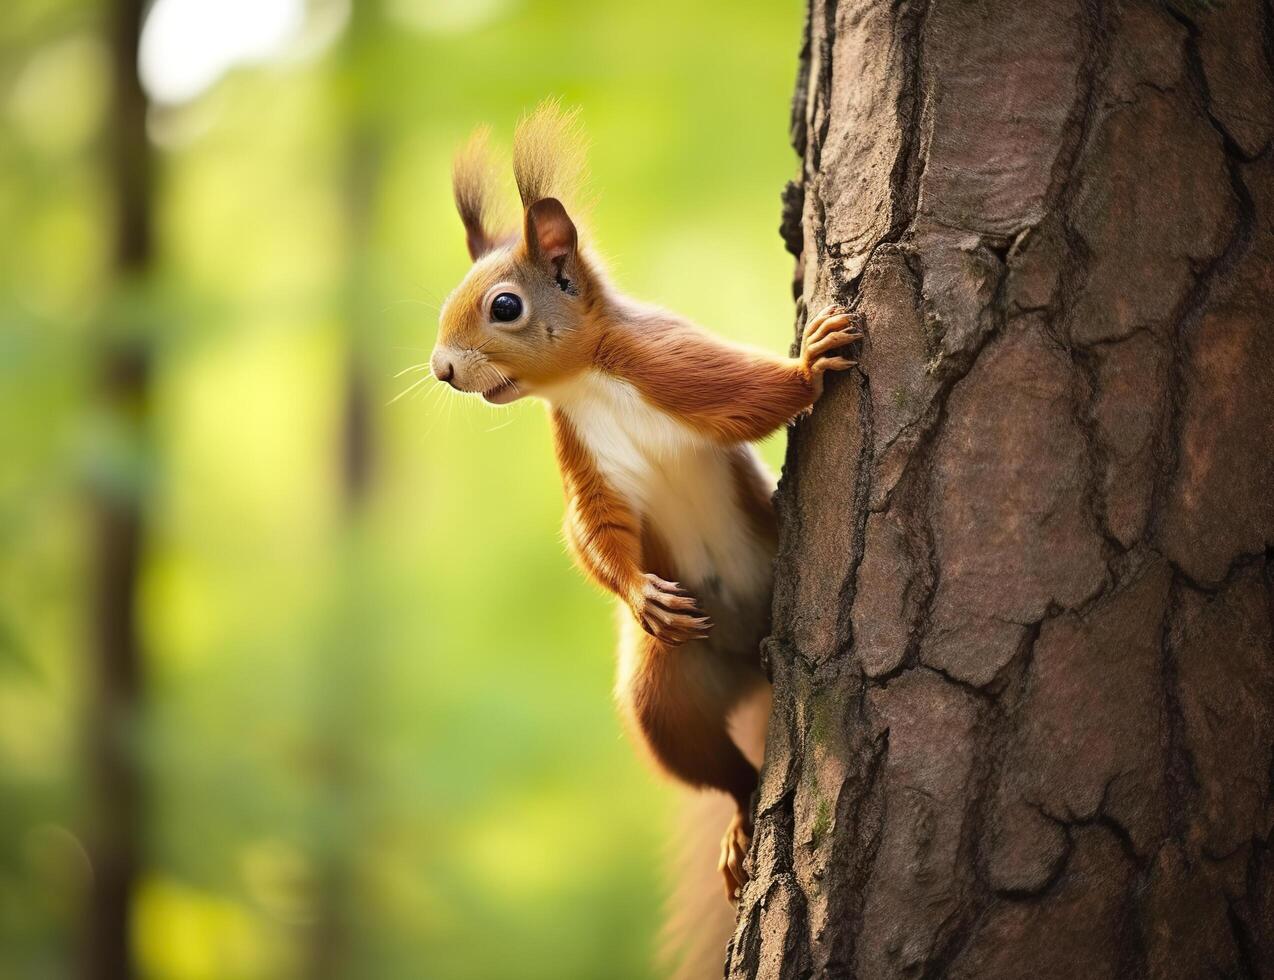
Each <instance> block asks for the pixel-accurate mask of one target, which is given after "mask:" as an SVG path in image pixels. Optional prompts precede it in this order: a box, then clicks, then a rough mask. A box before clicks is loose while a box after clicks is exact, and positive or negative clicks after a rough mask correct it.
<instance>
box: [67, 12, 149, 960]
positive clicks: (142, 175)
mask: <svg viewBox="0 0 1274 980" xmlns="http://www.w3.org/2000/svg"><path fill="white" fill-rule="evenodd" d="M144 7H145V4H144V2H143V0H116V2H115V3H114V4H113V6H112V8H111V21H110V23H111V37H110V43H111V60H112V69H113V100H114V102H113V111H112V113H111V117H110V120H111V122H110V133H109V140H110V146H109V154H110V156H109V165H108V170H109V181H110V184H111V186H112V189H113V194H114V197H115V208H116V232H115V242H114V250H113V258H112V262H113V266H114V274H115V279H116V282H117V288H118V290H119V291H120V294H121V295H123V294H124V293H125V292H127V291H128V290H130V289H131V288H133V287H135V286H136V285H137V284H138V283H139V282H140V281H141V280H142V279H143V277H144V276H145V275H146V273H147V271H148V269H149V267H150V263H151V257H152V244H151V157H150V154H151V151H150V144H149V141H148V139H147V136H146V108H147V106H146V96H145V94H144V93H143V91H142V88H141V82H140V80H139V79H138V75H137V49H138V43H139V41H140V37H141V28H142V20H143V17H144ZM130 305H131V304H127V303H123V302H121V303H118V304H116V305H115V306H114V307H113V310H114V311H116V312H115V313H113V314H112V315H113V316H114V315H118V311H120V310H127V308H128V307H129V306H130ZM123 315H132V314H130V313H128V312H125V313H124V314H123ZM145 333H146V331H145V326H144V325H141V324H135V323H121V322H111V323H108V324H106V335H105V336H104V338H103V339H102V354H101V357H100V365H99V372H100V376H101V385H102V389H103V391H102V397H103V401H104V410H105V412H106V413H107V415H108V416H109V417H110V419H111V422H112V424H113V426H114V428H115V431H116V433H117V434H118V435H119V436H120V437H121V439H120V444H121V446H122V449H123V452H122V455H123V457H124V458H123V459H122V460H116V461H113V463H114V464H118V465H113V466H112V472H111V473H110V474H106V475H101V474H99V476H98V479H97V480H96V481H95V484H94V486H93V501H92V506H93V526H94V538H95V541H94V570H93V586H92V588H93V616H92V619H91V620H90V624H89V625H90V628H91V630H92V644H93V656H94V667H95V671H94V674H93V689H92V690H91V693H90V698H91V704H90V709H89V719H88V740H89V751H90V758H89V766H90V773H89V779H90V784H91V785H90V792H91V796H92V803H93V805H92V809H91V811H90V813H91V819H92V827H91V828H90V831H89V850H90V855H91V859H92V867H93V881H92V888H91V892H90V898H89V907H88V922H87V937H86V945H85V950H84V960H83V974H84V976H86V977H88V978H91V980H122V978H126V977H131V976H132V975H133V973H134V970H133V967H132V959H131V955H130V948H129V940H130V936H131V916H130V908H131V903H132V895H133V888H134V884H135V882H136V879H137V874H138V864H139V859H140V854H141V843H140V842H141V836H142V835H141V828H140V823H141V819H142V812H141V811H142V802H141V796H142V793H141V779H140V774H139V772H138V767H137V762H136V759H135V758H134V753H133V751H132V736H133V732H134V725H135V720H136V717H137V714H138V709H139V707H140V705H141V702H142V697H143V676H142V675H143V671H142V653H141V639H140V635H139V629H138V619H137V592H138V579H139V574H140V566H141V560H142V551H143V515H142V496H143V485H144V480H145V468H146V463H145V460H144V456H143V455H142V453H141V451H140V447H141V446H142V445H143V443H144V438H145V432H146V422H147V415H148V407H149V406H148V402H149V387H150V384H149V379H150V364H149V357H148V352H147V350H146V344H145Z"/></svg>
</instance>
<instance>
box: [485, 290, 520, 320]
mask: <svg viewBox="0 0 1274 980" xmlns="http://www.w3.org/2000/svg"><path fill="white" fill-rule="evenodd" d="M521 315H522V300H521V299H520V298H519V297H517V296H515V295H514V294H513V293H501V294H500V295H499V296H497V297H496V298H495V299H493V300H492V301H491V319H493V320H499V321H500V322H501V323H512V322H513V321H514V320H516V319H517V318H518V317H520V316H521Z"/></svg>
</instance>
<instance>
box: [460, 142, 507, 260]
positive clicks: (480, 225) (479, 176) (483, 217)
mask: <svg viewBox="0 0 1274 980" xmlns="http://www.w3.org/2000/svg"><path fill="white" fill-rule="evenodd" d="M489 137H490V130H489V129H488V128H487V127H485V126H483V127H481V128H479V129H477V130H476V131H475V132H474V134H473V135H472V136H471V137H470V138H469V141H468V142H467V143H466V144H465V145H464V146H463V147H462V148H461V149H460V152H458V153H457V154H456V157H455V160H454V161H453V162H452V166H451V186H452V189H453V191H454V192H455V197H456V210H457V211H459V212H460V220H461V221H462V222H463V223H464V230H465V239H466V242H467V244H468V246H469V258H471V259H473V260H475V261H476V260H477V259H478V258H480V257H481V256H483V255H485V254H486V253H487V252H489V251H491V250H492V249H493V248H495V247H496V246H497V245H498V244H499V243H500V241H501V240H502V239H503V238H504V237H506V236H505V235H502V234H500V233H499V232H498V230H497V219H498V215H497V213H496V191H497V189H498V187H499V179H498V178H497V177H496V172H495V168H494V167H492V165H491V160H490V156H489V155H488V151H487V141H488V139H489Z"/></svg>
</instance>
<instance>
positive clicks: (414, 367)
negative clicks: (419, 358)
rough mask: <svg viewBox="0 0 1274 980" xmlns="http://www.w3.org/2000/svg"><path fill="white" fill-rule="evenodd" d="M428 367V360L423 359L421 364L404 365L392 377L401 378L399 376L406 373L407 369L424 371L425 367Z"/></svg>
mask: <svg viewBox="0 0 1274 980" xmlns="http://www.w3.org/2000/svg"><path fill="white" fill-rule="evenodd" d="M428 367H429V362H428V361H425V362H424V363H422V364H413V365H411V366H410V367H405V368H403V369H402V370H401V371H399V372H398V373H397V374H395V375H394V377H395V378H401V377H402V376H403V375H404V374H406V373H407V372H408V371H424V370H425V369H427V368H428Z"/></svg>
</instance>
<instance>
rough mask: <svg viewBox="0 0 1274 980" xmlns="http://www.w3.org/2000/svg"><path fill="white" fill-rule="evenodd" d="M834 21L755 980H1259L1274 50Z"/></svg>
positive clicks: (1027, 18) (1269, 791) (1242, 17)
mask: <svg viewBox="0 0 1274 980" xmlns="http://www.w3.org/2000/svg"><path fill="white" fill-rule="evenodd" d="M811 8H812V9H811V11H810V18H809V23H808V28H807V43H806V48H805V51H804V54H803V58H802V64H803V70H802V74H801V81H800V83H799V85H798V91H797V95H796V100H795V112H794V132H793V136H794V141H795V145H796V148H797V151H798V152H799V153H800V154H801V155H802V156H803V159H804V164H803V168H802V176H801V179H800V181H799V182H798V183H796V184H794V185H792V186H791V187H790V188H789V190H788V193H787V195H786V198H785V200H786V204H787V214H786V220H785V222H784V231H785V235H786V237H787V239H788V241H789V243H790V244H791V245H792V246H793V247H794V249H795V250H796V251H797V252H799V253H801V255H802V258H801V263H802V265H801V268H800V269H799V270H798V287H799V292H800V295H801V296H802V297H803V300H804V307H806V308H808V309H809V310H815V309H817V308H819V307H821V306H823V305H824V304H826V303H830V302H833V301H837V302H841V303H845V304H847V305H849V306H852V307H853V308H855V309H857V310H859V311H861V312H862V313H863V315H864V317H865V321H866V325H867V332H868V339H867V341H866V343H865V349H864V352H863V356H862V364H861V370H860V371H858V372H855V373H854V374H851V375H846V376H842V377H837V378H833V379H832V380H831V382H830V383H829V385H828V392H827V395H826V396H825V397H824V399H823V401H822V402H821V403H820V404H819V406H818V408H817V410H816V411H815V413H814V414H813V416H812V417H811V418H809V419H806V420H804V421H803V422H802V423H801V424H800V425H798V426H797V427H796V430H795V432H794V435H793V438H792V440H791V447H790V450H789V457H788V465H787V467H786V475H785V478H784V481H783V485H782V488H781V490H780V494H779V503H780V508H781V515H782V541H781V546H780V554H779V558H778V582H779V586H778V590H777V594H776V597H775V624H774V633H773V637H772V639H771V640H770V641H769V643H768V645H767V655H768V659H769V662H770V665H771V667H772V670H773V673H774V679H775V682H776V703H775V717H774V721H773V724H772V728H771V734H770V744H769V749H768V757H767V762H766V769H765V773H764V778H763V783H762V787H761V791H760V794H759V803H758V814H759V816H758V821H757V833H756V838H755V843H754V845H753V851H752V855H751V861H752V865H753V873H754V875H755V878H754V880H753V882H752V883H751V884H750V886H749V887H748V889H747V891H746V893H745V895H744V899H743V902H742V906H741V911H740V917H739V924H738V931H737V933H736V935H735V938H734V940H733V942H732V945H731V950H730V958H729V964H728V975H729V976H730V977H734V978H744V977H765V978H778V977H783V978H787V977H808V976H815V977H860V978H881V977H945V976H953V977H978V978H992V977H995V978H1000V977H1003V978H1018V977H1021V976H1025V975H1030V976H1033V977H1041V978H1084V980H1099V978H1106V977H1110V978H1114V977H1181V978H1197V977H1202V976H1227V977H1263V978H1269V977H1274V850H1272V849H1271V848H1272V846H1274V835H1272V831H1274V766H1272V765H1271V763H1272V760H1274V637H1272V631H1271V616H1272V613H1274V575H1272V567H1274V550H1271V547H1270V546H1271V544H1272V543H1274V489H1272V488H1274V451H1272V449H1274V318H1272V317H1271V310H1274V150H1272V149H1271V136H1272V134H1274V86H1272V84H1271V79H1272V78H1274V69H1272V67H1271V56H1272V55H1274V44H1272V43H1271V39H1272V38H1274V12H1272V11H1271V8H1270V6H1269V4H1268V3H1265V4H1262V3H1261V2H1260V0H1227V2H1225V3H1223V4H1215V5H1213V4H1202V3H1195V4H1187V3H1186V2H1185V0H1180V2H1179V3H1178V4H1176V5H1175V6H1172V5H1169V4H1167V3H1166V2H1150V0H1142V2H1131V0H1129V2H1112V0H1056V2H1052V3H1041V4H1026V3H1020V2H1018V0H985V2H978V3H973V2H957V0H932V2H924V0H900V2H895V3H885V2H879V0H870V2H850V0H841V2H837V0H811Z"/></svg>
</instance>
